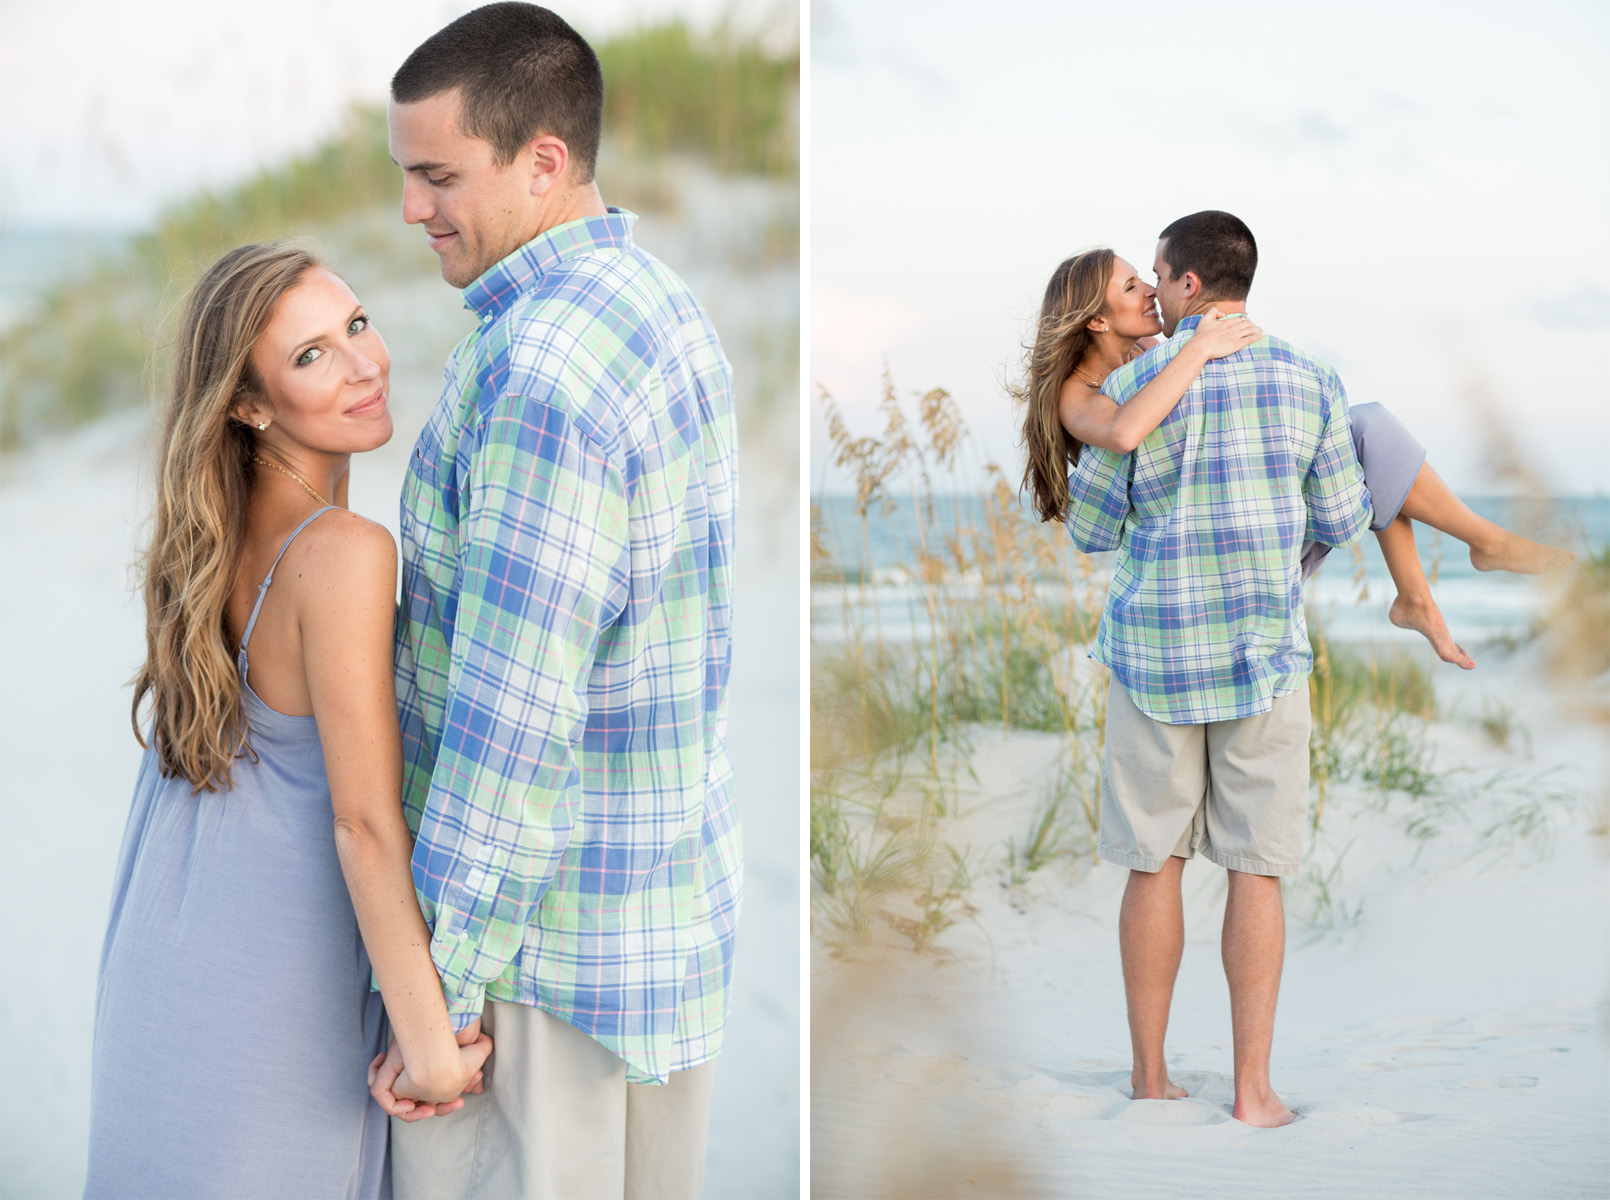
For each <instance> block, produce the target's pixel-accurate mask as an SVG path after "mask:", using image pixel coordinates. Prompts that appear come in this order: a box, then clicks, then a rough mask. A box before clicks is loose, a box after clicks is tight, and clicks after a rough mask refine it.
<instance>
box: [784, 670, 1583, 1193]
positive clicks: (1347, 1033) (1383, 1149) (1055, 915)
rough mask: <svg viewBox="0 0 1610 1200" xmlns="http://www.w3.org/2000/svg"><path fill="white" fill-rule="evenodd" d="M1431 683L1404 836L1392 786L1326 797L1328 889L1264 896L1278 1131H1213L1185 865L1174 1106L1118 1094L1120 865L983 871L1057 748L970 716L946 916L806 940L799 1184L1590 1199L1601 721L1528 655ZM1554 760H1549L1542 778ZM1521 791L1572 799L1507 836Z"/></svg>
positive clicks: (1211, 977)
mask: <svg viewBox="0 0 1610 1200" xmlns="http://www.w3.org/2000/svg"><path fill="white" fill-rule="evenodd" d="M1437 681H1438V689H1439V700H1440V703H1441V706H1442V710H1443V711H1444V713H1446V714H1448V719H1445V720H1442V721H1439V722H1436V723H1434V724H1433V725H1432V726H1431V728H1430V736H1431V738H1432V740H1433V745H1434V748H1435V750H1436V753H1437V758H1436V763H1437V765H1438V767H1439V768H1440V769H1442V770H1444V771H1450V770H1451V771H1464V772H1465V773H1466V774H1465V775H1463V776H1453V778H1455V779H1460V778H1464V779H1467V780H1468V781H1469V782H1470V784H1471V786H1470V787H1469V788H1466V789H1465V790H1463V791H1458V792H1457V793H1456V794H1457V801H1456V802H1450V803H1449V804H1447V805H1445V806H1443V807H1442V808H1440V809H1439V810H1438V813H1439V815H1438V816H1437V818H1436V826H1435V828H1434V829H1433V830H1432V832H1431V833H1430V834H1426V833H1425V830H1424V829H1423V828H1422V827H1418V826H1414V825H1413V822H1412V819H1411V814H1410V811H1409V808H1408V807H1407V806H1406V805H1405V804H1404V803H1402V802H1401V801H1400V802H1399V803H1396V804H1394V803H1386V804H1384V805H1382V804H1381V803H1380V802H1379V797H1377V796H1376V795H1375V794H1374V793H1372V792H1371V791H1370V790H1369V789H1367V788H1365V787H1363V786H1362V785H1359V784H1349V785H1346V786H1344V787H1342V788H1339V789H1337V790H1336V791H1335V792H1334V793H1333V794H1332V796H1331V797H1330V800H1329V803H1328V806H1327V810H1326V816H1325V820H1324V823H1323V824H1322V826H1321V834H1320V837H1319V839H1318V841H1317V843H1316V845H1315V847H1314V850H1313V851H1312V854H1311V860H1317V861H1318V862H1319V863H1320V864H1322V865H1326V871H1327V873H1328V875H1329V887H1330V888H1331V890H1332V895H1331V897H1330V899H1331V903H1330V904H1329V905H1319V904H1317V903H1316V899H1317V898H1316V896H1315V894H1314V883H1313V880H1312V879H1310V880H1309V881H1307V882H1299V884H1298V885H1297V886H1296V887H1295V888H1294V889H1293V890H1292V891H1291V892H1290V893H1289V895H1288V902H1287V903H1288V924H1289V941H1288V954H1287V962H1286V970H1285V976H1284V982H1283V986H1282V989H1281V1002H1280V1003H1281V1007H1280V1013H1279V1018H1278V1022H1277V1027H1276V1033H1275V1046H1274V1072H1273V1075H1274V1083H1275V1086H1276V1088H1277V1089H1279V1090H1280V1091H1281V1093H1282V1095H1283V1096H1284V1097H1285V1098H1286V1100H1287V1102H1288V1103H1289V1104H1290V1105H1291V1106H1292V1108H1293V1109H1294V1110H1295V1111H1296V1112H1297V1114H1298V1117H1299V1119H1298V1121H1297V1122H1296V1123H1295V1124H1293V1125H1291V1126H1289V1127H1287V1128H1284V1129H1277V1130H1267V1131H1265V1130H1254V1129H1251V1128H1249V1127H1247V1126H1244V1125H1242V1124H1240V1123H1239V1122H1237V1121H1235V1120H1233V1119H1232V1118H1231V1117H1230V1104H1231V1100H1232V1075H1231V1067H1232V1061H1231V1046H1230V1021H1229V1001H1228V995H1227V992H1226V988H1225V984H1224V977H1223V973H1222V970H1221V968H1220V965H1219V956H1218V928H1219V924H1220V921H1221V919H1222V913H1223V896H1224V890H1223V872H1222V871H1220V870H1219V869H1218V868H1216V867H1214V866H1212V865H1211V864H1208V863H1205V862H1203V861H1201V860H1198V861H1196V862H1193V863H1191V864H1190V865H1189V866H1188V868H1187V870H1186V873H1185V882H1184V887H1185V894H1186V912H1187V944H1186V949H1185V958H1184V963H1183V966H1182V969H1181V973H1180V979H1179V984H1178V987H1177V990H1176V993H1175V997H1174V1006H1173V1019H1172V1023H1171V1026H1170V1031H1169V1042H1168V1047H1169V1063H1170V1071H1171V1073H1172V1075H1173V1078H1174V1079H1175V1081H1176V1082H1178V1083H1180V1084H1182V1085H1183V1086H1184V1087H1186V1089H1187V1090H1188V1092H1189V1098H1188V1099H1186V1100H1183V1101H1161V1100H1143V1101H1135V1100H1132V1099H1131V1098H1130V1095H1129V1064H1130V1059H1129V1039H1128V1030H1127V1026H1126V1024H1125V1019H1124V1000H1123V985H1122V979H1121V974H1120V968H1119V961H1118V940H1117V911H1118V900H1119V897H1120V895H1121V892H1122V888H1123V884H1124V879H1125V877H1126V874H1127V873H1126V872H1125V871H1123V870H1121V869H1119V868H1116V867H1113V866H1111V865H1108V864H1105V863H1092V862H1091V861H1089V859H1088V858H1085V859H1081V860H1078V861H1076V862H1074V863H1072V864H1071V865H1069V864H1063V865H1057V864H1053V865H1052V866H1049V867H1045V868H1042V869H1041V870H1040V871H1039V872H1037V873H1035V874H1033V875H1031V876H1030V877H1029V878H1028V880H1027V881H1026V882H1024V883H1021V884H1014V883H1012V882H1011V881H1010V880H1009V878H1008V875H1007V871H1006V867H1005V863H1004V853H1003V852H1002V846H1003V843H1004V842H1005V840H1006V838H1007V837H1008V836H1014V835H1015V836H1017V837H1018V838H1019V839H1021V837H1022V831H1023V830H1024V829H1025V828H1026V827H1027V825H1028V823H1029V815H1030V813H1031V812H1032V810H1033V807H1034V804H1035V802H1036V801H1037V800H1038V799H1039V797H1040V794H1041V792H1040V788H1041V786H1043V784H1042V781H1043V780H1044V779H1046V778H1048V777H1049V776H1050V774H1051V771H1052V766H1053V764H1054V762H1055V760H1056V756H1057V754H1058V752H1059V750H1060V747H1061V743H1062V739H1061V738H1060V737H1058V736H1057V735H1047V734H1032V733H1002V732H1000V731H998V730H995V731H985V730H979V731H977V733H976V735H975V736H974V739H973V749H972V758H971V765H972V768H973V771H974V772H975V773H976V776H977V778H978V780H979V781H980V782H979V783H978V784H976V785H971V786H970V788H969V789H968V790H965V791H964V800H963V812H964V815H963V816H962V817H961V818H960V819H959V821H958V822H956V823H955V824H954V825H953V826H952V827H950V828H949V829H948V830H947V831H946V834H947V837H948V838H949V839H950V840H951V841H952V842H953V844H954V843H956V842H958V841H961V842H964V843H965V844H967V845H970V846H972V847H974V848H975V850H976V852H977V854H978V855H979V856H981V857H982V862H981V864H980V865H979V866H977V867H975V871H974V883H973V886H972V889H971V890H970V892H969V893H968V897H967V898H968V900H969V901H970V903H971V905H972V907H973V909H974V911H973V913H972V915H971V918H970V919H968V920H964V921H962V922H960V923H959V924H957V925H956V926H954V927H953V928H951V929H950V930H948V931H946V932H945V933H944V934H942V935H941V936H940V937H939V938H938V939H937V941H936V943H935V949H934V950H933V951H931V952H930V953H927V954H916V953H913V952H912V951H911V950H910V948H909V946H901V945H900V939H899V938H898V937H897V936H896V935H894V934H892V933H891V932H890V931H889V930H887V929H883V930H882V931H881V932H880V933H879V935H878V937H877V939H876V943H875V944H874V945H873V946H871V947H869V948H867V949H866V950H864V951H862V952H860V953H859V954H857V955H855V956H854V958H853V959H851V960H849V961H846V960H844V959H842V958H839V957H837V956H835V955H833V954H832V953H830V952H828V951H826V950H825V949H820V948H818V949H817V951H816V952H815V956H814V964H813V978H812V997H813V1000H812V1005H813V1007H812V1032H813V1080H812V1107H811V1126H812V1135H811V1137H812V1140H811V1155H812V1185H813V1191H814V1193H815V1194H817V1195H820V1196H824V1197H832V1196H967V1195H978V1196H986V1195H1021V1196H1059V1197H1090V1198H1092V1200H1123V1198H1127V1197H1143V1196H1153V1195H1182V1196H1246V1197H1259V1196H1269V1197H1275V1196H1290V1195H1293V1194H1298V1195H1303V1196H1312V1197H1334V1198H1336V1200H1344V1198H1345V1200H1354V1198H1357V1197H1362V1196H1392V1197H1410V1196H1428V1197H1430V1196H1435V1197H1449V1198H1459V1200H1467V1198H1474V1197H1534V1196H1535V1197H1570V1196H1584V1197H1585V1196H1603V1195H1605V1194H1606V1188H1607V1186H1610V1184H1607V1181H1610V1139H1607V1138H1606V1136H1605V1131H1606V1129H1607V1128H1610V1094H1607V1092H1606V1089H1605V1081H1606V1079H1610V1040H1607V1024H1606V1007H1605V997H1606V991H1607V989H1606V983H1607V972H1606V968H1607V962H1606V946H1607V945H1610V874H1607V870H1606V865H1607V858H1606V843H1605V836H1604V828H1603V825H1604V808H1603V801H1604V793H1603V791H1602V787H1603V781H1604V780H1605V779H1606V778H1607V777H1610V776H1607V770H1606V767H1607V749H1606V746H1605V742H1604V738H1603V735H1602V731H1600V730H1596V729H1594V728H1593V727H1590V726H1585V725H1581V724H1578V723H1575V722H1574V720H1573V719H1572V717H1571V716H1570V714H1569V712H1568V705H1567V704H1566V703H1565V702H1564V700H1563V699H1562V698H1561V697H1559V696H1557V695H1555V694H1554V693H1553V692H1552V690H1551V688H1550V687H1549V685H1548V684H1547V682H1546V680H1545V678H1544V676H1543V674H1542V671H1541V667H1540V665H1539V662H1538V660H1537V658H1536V656H1534V655H1529V654H1526V653H1522V654H1518V655H1514V656H1511V657H1508V658H1504V657H1503V656H1498V655H1491V654H1490V655H1488V656H1487V658H1486V659H1485V660H1484V663H1483V670H1482V671H1481V672H1480V673H1478V676H1477V677H1469V676H1465V677H1458V678H1456V677H1455V676H1454V674H1453V673H1452V672H1451V671H1449V672H1443V673H1440V674H1438V675H1437ZM1489 695H1492V696H1502V697H1505V698H1507V699H1509V700H1514V701H1517V702H1518V703H1519V708H1520V711H1521V712H1522V713H1523V714H1524V722H1525V724H1526V725H1527V726H1528V727H1529V735H1530V747H1531V749H1530V756H1528V754H1527V751H1526V743H1525V740H1524V739H1522V738H1520V737H1517V738H1516V739H1515V748H1514V749H1512V750H1509V751H1505V750H1502V749H1500V748H1498V747H1495V746H1493V745H1491V744H1490V742H1488V741H1486V740H1485V739H1483V738H1482V737H1481V736H1480V735H1479V734H1477V733H1475V732H1473V731H1472V729H1471V728H1470V726H1469V724H1468V719H1467V717H1465V716H1462V715H1461V714H1468V713H1469V712H1471V711H1475V710H1476V708H1477V707H1478V705H1479V702H1480V700H1481V699H1482V698H1483V697H1484V696H1489ZM1555 764H1565V765H1567V766H1568V768H1569V769H1568V770H1562V771H1560V772H1556V773H1554V774H1547V770H1548V768H1549V767H1550V766H1551V765H1555ZM1566 779H1569V781H1570V782H1569V786H1567V785H1566V784H1565V783H1563V782H1562V780H1566ZM1495 780H1497V781H1507V782H1500V783H1495V782H1493V781H1495ZM1539 780H1541V782H1539ZM1483 781H1485V783H1486V784H1487V785H1488V786H1486V787H1485V788H1483V787H1479V786H1475V785H1476V784H1477V783H1480V782H1483ZM1550 788H1553V789H1555V790H1556V791H1561V792H1563V791H1571V792H1572V794H1573V795H1574V796H1575V797H1576V798H1575V799H1569V798H1566V799H1551V800H1547V801H1545V802H1543V803H1541V804H1540V805H1539V806H1538V811H1539V812H1541V813H1544V814H1546V815H1544V816H1543V817H1541V818H1540V823H1539V824H1534V825H1531V826H1529V827H1528V831H1526V832H1523V831H1522V828H1521V824H1523V823H1520V824H1518V823H1516V822H1515V821H1513V820H1511V819H1510V818H1512V817H1513V815H1514V814H1515V813H1516V812H1517V811H1520V810H1521V809H1522V808H1524V807H1525V806H1526V805H1527V804H1528V803H1529V802H1530V801H1531V800H1534V799H1538V798H1539V797H1540V796H1541V795H1542V794H1543V793H1544V792H1546V791H1548V790H1549V789H1550ZM1415 812H1419V810H1418V809H1417V810H1415ZM1495 826H1496V831H1493V830H1494V827H1495ZM1417 830H1418V833H1417ZM1335 862H1339V863H1340V867H1339V868H1338V869H1336V870H1335V871H1334V872H1332V871H1330V870H1329V865H1328V864H1333V863H1335ZM1320 910H1323V914H1328V915H1325V916H1322V917H1321V918H1320V919H1318V920H1305V919H1304V915H1303V914H1312V913H1314V912H1316V911H1320Z"/></svg>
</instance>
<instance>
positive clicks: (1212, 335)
mask: <svg viewBox="0 0 1610 1200" xmlns="http://www.w3.org/2000/svg"><path fill="white" fill-rule="evenodd" d="M1262 336H1263V330H1262V329H1261V328H1259V327H1258V326H1256V325H1254V324H1253V323H1252V319H1251V318H1250V317H1245V316H1241V315H1239V314H1235V315H1231V316H1228V317H1227V316H1225V315H1224V314H1223V313H1221V312H1219V310H1218V309H1216V308H1210V309H1208V310H1207V312H1205V313H1203V314H1202V319H1201V321H1199V322H1198V323H1197V326H1196V332H1195V333H1193V334H1192V335H1191V341H1190V345H1192V346H1196V348H1197V349H1198V350H1199V351H1201V352H1202V353H1204V354H1206V355H1207V357H1209V358H1224V357H1226V356H1228V355H1231V354H1234V353H1235V352H1236V351H1237V350H1239V349H1241V348H1242V347H1243V346H1250V345H1252V343H1253V342H1255V341H1257V340H1258V339H1259V338H1261V337H1262Z"/></svg>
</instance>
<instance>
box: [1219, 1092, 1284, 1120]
mask: <svg viewBox="0 0 1610 1200" xmlns="http://www.w3.org/2000/svg"><path fill="white" fill-rule="evenodd" d="M1230 1115H1231V1116H1232V1117H1234V1118H1235V1119H1236V1120H1237V1121H1240V1122H1242V1123H1243V1124H1245V1125H1255V1126H1257V1127H1258V1128H1259V1129H1275V1128H1278V1127H1279V1126H1281V1125H1290V1124H1291V1123H1292V1122H1293V1121H1295V1120H1296V1119H1297V1116H1296V1114H1295V1113H1293V1112H1292V1111H1291V1109H1289V1108H1287V1107H1286V1106H1285V1105H1284V1104H1283V1103H1281V1100H1280V1097H1279V1096H1277V1095H1275V1093H1274V1090H1273V1089H1270V1090H1269V1091H1266V1092H1262V1093H1259V1094H1256V1095H1254V1094H1250V1093H1249V1094H1242V1093H1240V1092H1237V1093H1236V1097H1235V1107H1234V1108H1232V1109H1231V1110H1230Z"/></svg>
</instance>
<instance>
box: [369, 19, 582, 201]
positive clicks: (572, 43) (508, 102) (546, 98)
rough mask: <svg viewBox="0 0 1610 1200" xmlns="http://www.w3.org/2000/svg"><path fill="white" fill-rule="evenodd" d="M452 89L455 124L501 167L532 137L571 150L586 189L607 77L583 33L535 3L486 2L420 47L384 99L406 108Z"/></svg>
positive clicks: (398, 73) (396, 75)
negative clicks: (457, 95) (459, 103)
mask: <svg viewBox="0 0 1610 1200" xmlns="http://www.w3.org/2000/svg"><path fill="white" fill-rule="evenodd" d="M453 88H459V89H460V90H461V95H462V96H463V106H464V107H463V113H462V116H461V125H462V128H463V131H464V132H465V133H466V134H468V135H470V136H471V137H478V138H480V139H482V140H483V141H487V142H490V143H491V144H492V156H493V159H494V161H496V162H497V164H498V165H499V166H507V165H508V164H509V163H511V162H513V161H514V159H515V156H516V155H518V154H519V153H520V150H521V148H522V147H524V146H525V145H526V143H527V142H529V141H530V140H531V139H532V138H534V137H536V136H538V135H539V134H548V135H550V136H552V137H556V138H558V139H560V140H561V141H562V142H564V143H565V145H566V146H567V147H568V148H569V150H570V158H571V161H572V162H573V163H574V164H575V171H576V174H575V176H574V178H575V181H576V182H577V183H590V182H591V181H592V178H593V169H594V167H595V166H596V165H597V163H598V138H599V134H600V133H601V132H602V130H603V125H604V73H603V71H602V69H601V68H600V67H599V65H598V55H596V54H594V53H593V48H592V47H591V46H589V45H588V44H587V42H586V39H584V38H583V37H582V36H581V34H579V33H577V32H576V31H575V30H574V29H572V28H571V27H570V26H569V25H567V24H566V23H565V21H564V19H563V18H562V17H560V16H559V14H558V13H555V12H552V11H550V10H549V9H546V8H539V7H537V6H536V5H535V4H519V3H504V4H488V5H486V6H485V7H483V8H477V9H475V10H474V11H473V12H468V13H465V14H464V15H463V16H462V17H460V18H459V19H458V20H456V21H454V22H453V23H452V24H451V25H448V26H446V27H444V28H442V29H440V30H438V31H437V32H436V33H434V34H432V35H431V36H430V37H428V38H426V39H425V41H423V42H421V43H420V45H419V48H418V49H417V50H415V51H414V52H413V53H412V54H410V55H409V56H408V59H407V61H406V62H404V63H403V65H402V66H401V67H399V68H398V69H397V73H396V74H395V75H393V76H392V77H391V98H392V99H393V100H394V101H396V102H397V103H398V104H413V103H416V102H417V101H420V100H428V99H429V98H430V97H432V96H435V95H438V94H440V93H442V92H446V91H450V90H451V89H453Z"/></svg>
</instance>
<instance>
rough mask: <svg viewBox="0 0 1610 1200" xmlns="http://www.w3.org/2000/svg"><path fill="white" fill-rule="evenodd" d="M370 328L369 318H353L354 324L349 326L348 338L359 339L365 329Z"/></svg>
mask: <svg viewBox="0 0 1610 1200" xmlns="http://www.w3.org/2000/svg"><path fill="white" fill-rule="evenodd" d="M368 328H369V318H368V317H353V318H352V324H350V325H348V326H347V336H348V337H357V336H358V335H359V334H360V333H362V332H363V331H364V330H365V329H368Z"/></svg>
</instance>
